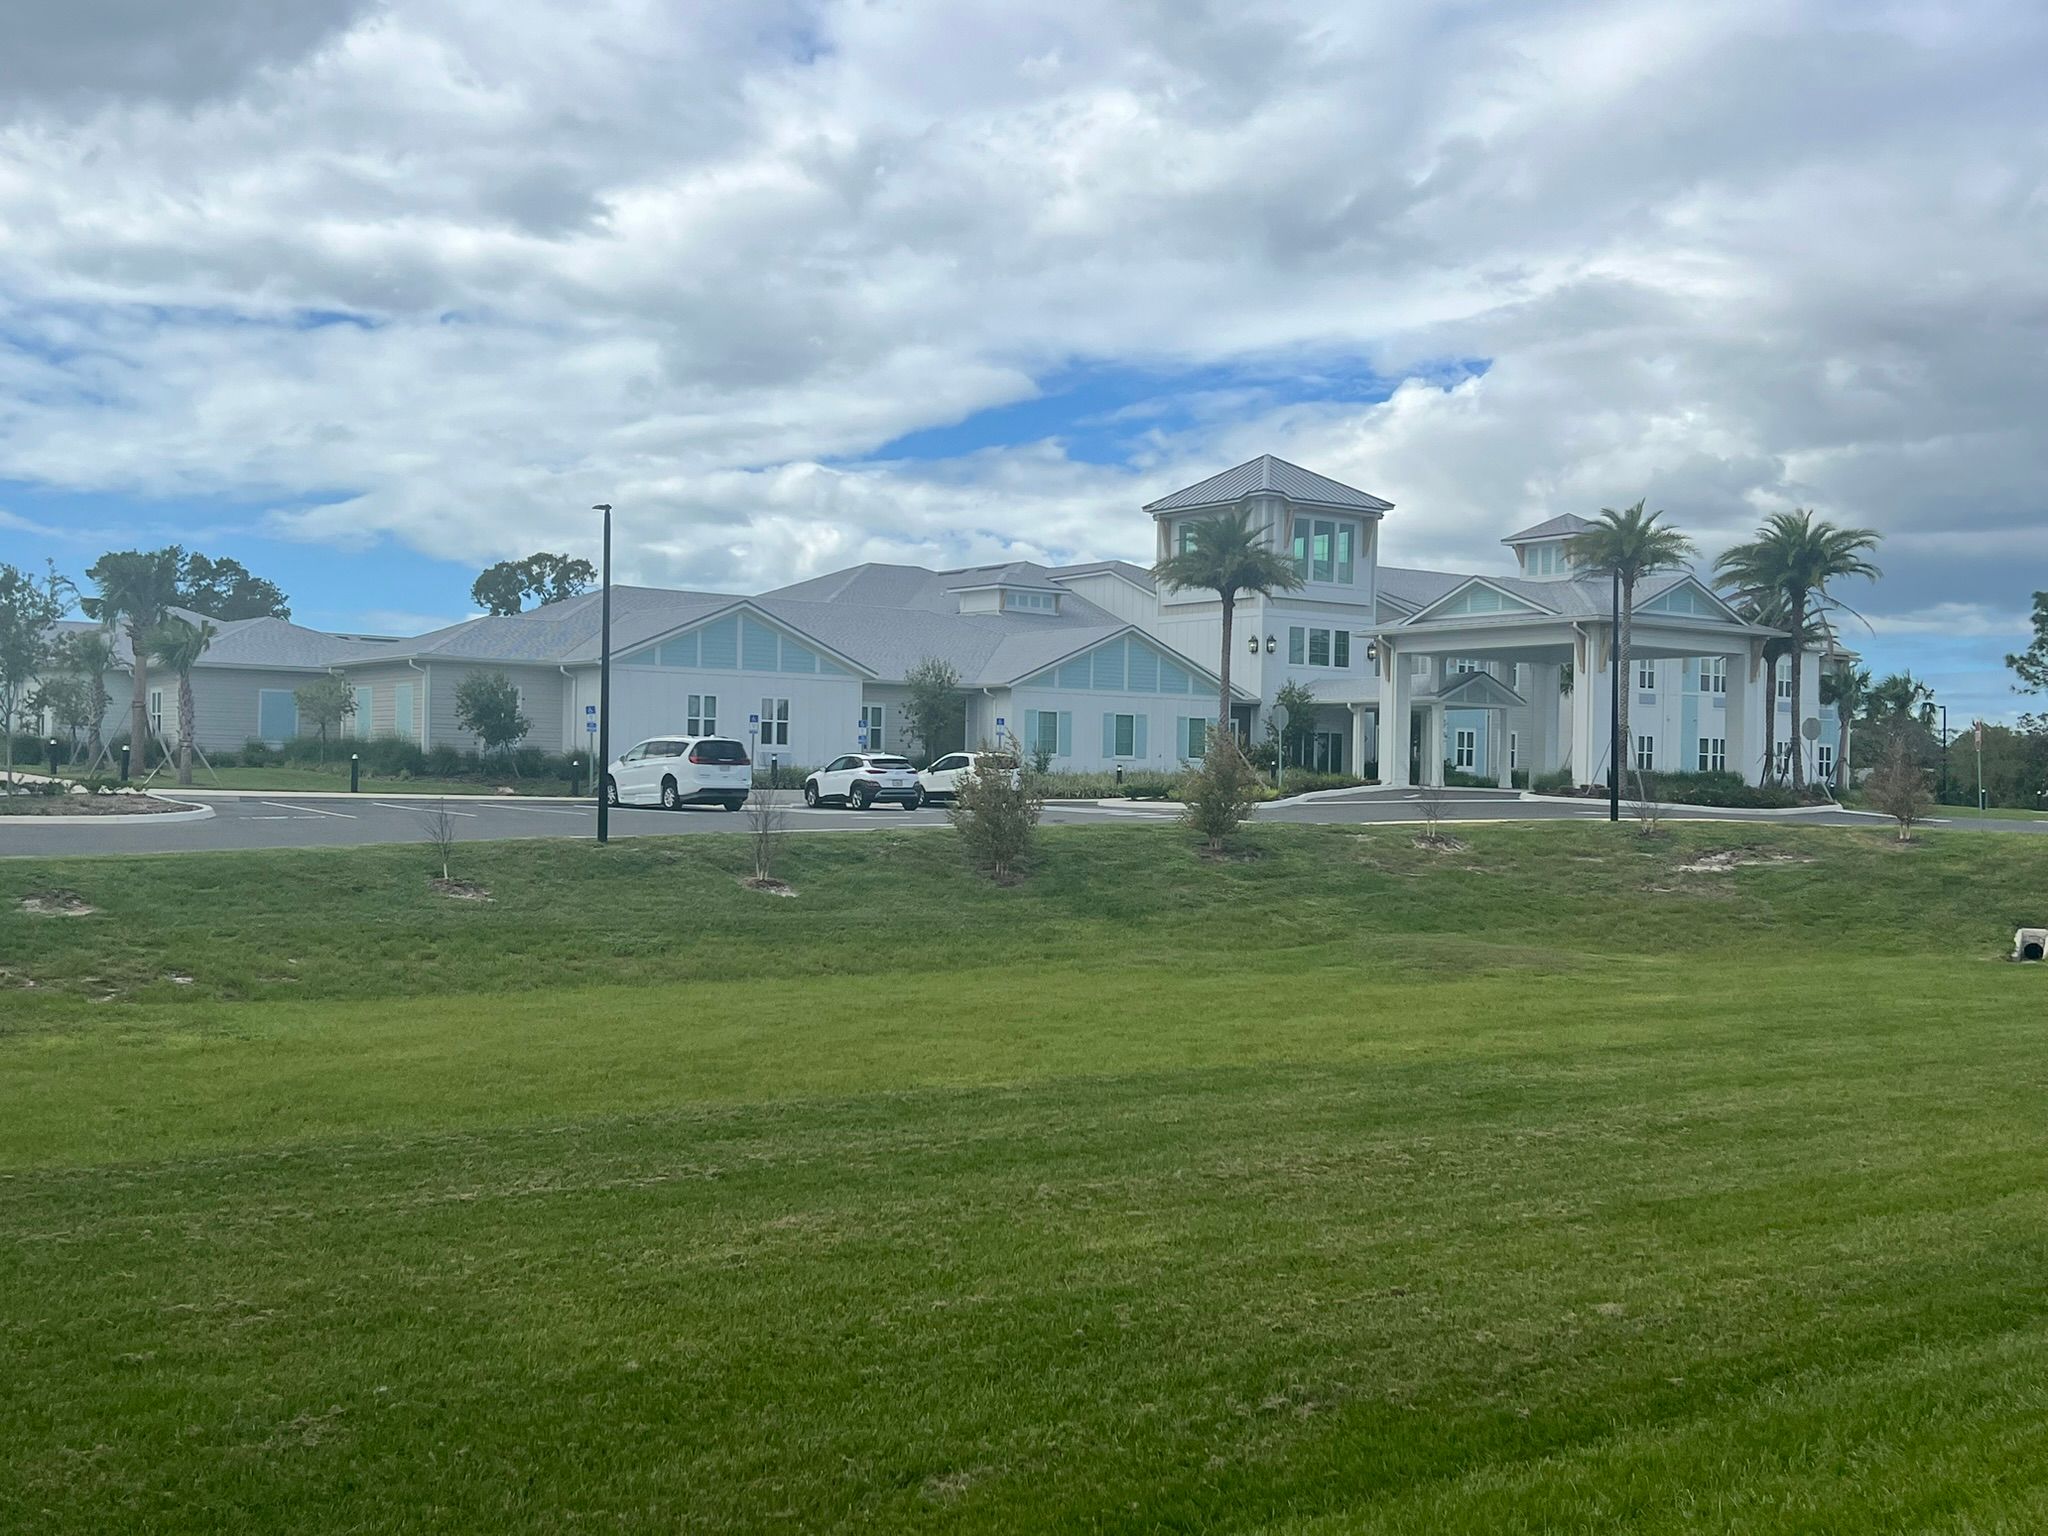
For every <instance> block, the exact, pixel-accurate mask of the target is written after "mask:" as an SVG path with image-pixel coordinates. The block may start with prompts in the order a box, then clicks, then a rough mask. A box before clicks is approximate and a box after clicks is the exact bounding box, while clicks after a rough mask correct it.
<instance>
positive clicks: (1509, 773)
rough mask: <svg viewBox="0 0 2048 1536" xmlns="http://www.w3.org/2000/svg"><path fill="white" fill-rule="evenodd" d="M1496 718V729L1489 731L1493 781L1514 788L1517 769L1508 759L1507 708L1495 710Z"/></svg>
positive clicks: (1507, 787) (1503, 787)
mask: <svg viewBox="0 0 2048 1536" xmlns="http://www.w3.org/2000/svg"><path fill="white" fill-rule="evenodd" d="M1494 718H1495V721H1496V725H1495V729H1493V730H1492V731H1489V732H1488V733H1487V734H1488V736H1490V737H1491V738H1492V743H1493V758H1494V762H1493V767H1494V778H1493V781H1494V782H1495V783H1496V784H1498V785H1499V786H1500V787H1501V788H1502V789H1513V788H1514V787H1515V770H1514V766H1513V765H1512V764H1511V763H1510V762H1509V761H1508V712H1507V711H1506V710H1505V709H1497V710H1495V711H1494Z"/></svg>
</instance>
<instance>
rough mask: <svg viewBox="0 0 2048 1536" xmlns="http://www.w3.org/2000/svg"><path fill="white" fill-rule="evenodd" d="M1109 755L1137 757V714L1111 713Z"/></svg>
mask: <svg viewBox="0 0 2048 1536" xmlns="http://www.w3.org/2000/svg"><path fill="white" fill-rule="evenodd" d="M1109 755H1110V756H1111V757H1136V756H1137V755H1138V717H1137V716H1136V715H1111V716H1110V717H1109Z"/></svg>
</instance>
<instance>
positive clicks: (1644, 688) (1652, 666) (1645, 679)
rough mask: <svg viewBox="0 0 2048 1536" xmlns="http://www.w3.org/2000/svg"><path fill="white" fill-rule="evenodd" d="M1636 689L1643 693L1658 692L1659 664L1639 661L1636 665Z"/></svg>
mask: <svg viewBox="0 0 2048 1536" xmlns="http://www.w3.org/2000/svg"><path fill="white" fill-rule="evenodd" d="M1636 688H1637V690H1638V691H1639V692H1642V693H1655V692H1656V691H1657V663H1656V662H1654V661H1639V662H1637V663H1636Z"/></svg>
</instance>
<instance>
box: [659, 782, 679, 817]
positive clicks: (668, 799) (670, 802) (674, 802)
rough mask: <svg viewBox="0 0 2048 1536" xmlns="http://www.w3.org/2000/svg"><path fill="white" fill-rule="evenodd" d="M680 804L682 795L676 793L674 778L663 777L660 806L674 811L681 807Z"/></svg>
mask: <svg viewBox="0 0 2048 1536" xmlns="http://www.w3.org/2000/svg"><path fill="white" fill-rule="evenodd" d="M682 804H683V800H682V796H680V795H678V794H677V793H676V781H675V780H674V779H663V780H662V781H661V808H662V809H663V810H664V811H675V810H680V809H682Z"/></svg>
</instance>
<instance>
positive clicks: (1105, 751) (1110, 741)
mask: <svg viewBox="0 0 2048 1536" xmlns="http://www.w3.org/2000/svg"><path fill="white" fill-rule="evenodd" d="M1102 755H1103V756H1104V757H1115V756H1116V716H1115V715H1104V716H1103V717H1102Z"/></svg>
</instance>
